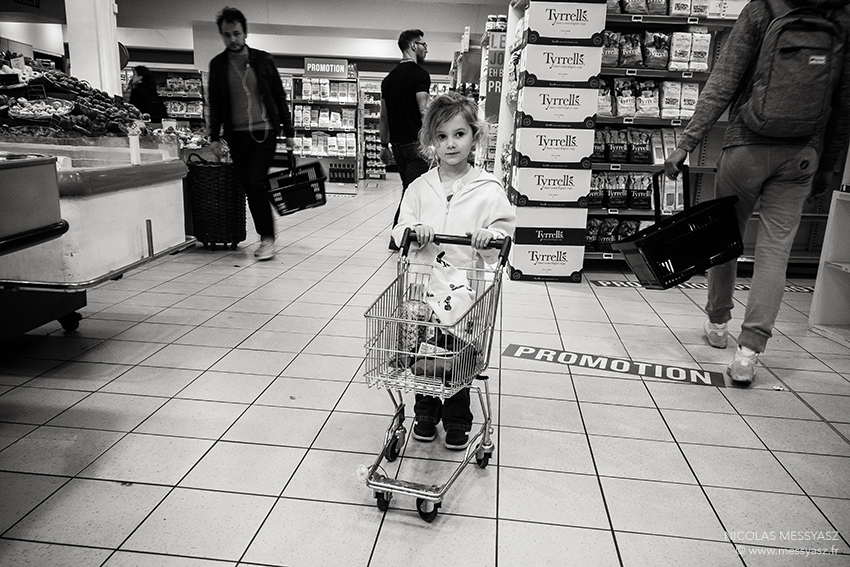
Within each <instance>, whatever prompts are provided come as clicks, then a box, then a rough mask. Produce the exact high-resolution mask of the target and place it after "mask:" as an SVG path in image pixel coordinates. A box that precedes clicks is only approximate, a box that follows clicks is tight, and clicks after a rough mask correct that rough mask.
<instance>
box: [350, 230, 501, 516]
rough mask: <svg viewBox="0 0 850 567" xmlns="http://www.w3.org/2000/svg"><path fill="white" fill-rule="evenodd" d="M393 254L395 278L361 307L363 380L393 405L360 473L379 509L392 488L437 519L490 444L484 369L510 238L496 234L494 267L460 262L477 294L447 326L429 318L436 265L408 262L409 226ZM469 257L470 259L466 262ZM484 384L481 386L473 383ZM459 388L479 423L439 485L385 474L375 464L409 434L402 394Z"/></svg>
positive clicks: (448, 240)
mask: <svg viewBox="0 0 850 567" xmlns="http://www.w3.org/2000/svg"><path fill="white" fill-rule="evenodd" d="M403 240H404V242H403V246H402V248H401V251H400V253H399V259H398V276H397V277H396V278H395V280H393V282H392V283H391V284H390V285H389V287H387V288H386V289H385V290H384V291H383V292H382V293H381V295H380V296H378V299H376V300H375V302H374V303H372V305H371V306H370V307H369V309H368V310H367V311H366V314H365V316H366V359H365V375H366V379H367V381H368V383H369V386H376V387H378V388H385V389H386V390H387V392H388V393H389V396H390V399H391V400H392V403H393V406H394V407H395V411H394V412H393V416H392V419H391V421H390V425H389V427H388V428H387V431H386V435H385V437H384V446H383V448H382V449H381V452H380V453H379V454H378V456H377V458H376V459H375V462H374V463H373V464H372V466H371V467H369V468H368V469H366V471H365V472H364V477H365V482H366V486H367V487H368V488H371V489H372V490H374V492H375V499H376V500H377V505H378V509H379V510H382V511H384V510H387V509H388V508H389V503H390V500H391V499H392V495H393V494H405V495H408V496H413V497H415V498H416V508H417V510H418V512H419V516H420V517H421V518H422V519H423V520H425V521H426V522H431V521H433V520H434V518H436V517H437V513H438V511H439V508H440V503H441V502H442V501H443V498H444V497H445V495H446V493H447V492H448V490H449V488H450V487H451V485H452V484H453V483H454V482H455V481H456V480H457V478H458V477H459V476H460V473H461V472H462V471H463V469H464V468H465V467H466V465H468V464H469V463H470V462H471V461H472V460H473V459H475V462H476V464H477V465H478V466H479V467H481V468H485V467H486V466H487V465H488V463H489V462H490V457H491V456H492V454H493V450H494V448H495V446H494V444H493V441H492V439H491V435H492V433H493V429H492V426H491V423H492V422H491V406H490V386H489V382H488V378H487V376H485V375H483V374H482V372H484V371H485V370H486V369H487V366H488V362H489V360H490V349H491V346H492V343H493V334H494V333H493V331H494V328H495V321H496V314H497V311H498V308H499V299H500V297H501V288H502V272H503V271H504V267H505V263H506V262H507V258H508V254H509V252H510V248H511V238H510V237H507V238H504V239H499V240H494V241H493V242H491V243H490V246H489V247H490V248H495V249H499V250H500V252H499V260H498V262H497V263H496V265H495V266H494V267H492V268H481V267H476V266H468V267H467V266H464V267H463V269H464V270H466V273H467V278H468V280H469V284H470V287H471V288H472V289H473V291H474V294H475V298H474V301H473V303H472V305H471V306H470V307H469V308H468V309H467V310H466V312H465V313H464V314H463V315H462V316H460V317H459V318H457V319H456V321H455V322H454V323H452V324H451V325H442V324H440V323H439V322H437V321H435V320H432V318H431V316H430V315H431V314H430V307H428V305H427V302H426V294H427V291H428V284H429V282H430V280H431V275H432V272H433V270H434V267H433V266H431V265H428V264H418V263H414V262H411V261H410V259H409V258H408V254H407V253H408V250H409V248H410V244H411V242H412V241H415V235H413V234H412V233H411V232H410V230H409V229H408V230H407V231H406V232H405V235H404V239H403ZM434 242H435V243H436V244H454V245H465V246H470V244H471V240H470V238H469V237H460V236H447V235H436V237H435V238H434ZM471 263H474V260H473V261H472V262H471ZM477 383H481V384H483V392H482V390H481V388H480V387H478V386H477V385H476V384H477ZM464 388H470V389H472V390H475V392H476V393H477V397H478V400H479V402H480V404H481V411H482V416H483V423H482V424H481V427H480V429H478V430H477V431H472V432H470V436H471V437H470V442H469V446H468V447H467V448H466V454H465V456H464V459H463V460H462V461H461V462H460V464H459V465H458V467H457V469H456V470H455V471H454V472H453V473H452V475H451V476H450V478H449V479H448V480H447V481H446V482H445V483H444V484H422V483H419V482H412V481H408V480H403V479H398V478H389V477H388V476H387V475H386V474H385V472H384V471H383V469H382V468H381V463H382V462H383V460H384V459H386V460H387V462H392V461H395V460H396V459H397V458H398V456H399V455H400V454H401V451H402V449H403V448H404V444H405V440H406V438H407V428H406V427H405V426H404V420H405V412H404V409H405V405H404V402H403V399H402V394H403V393H411V392H413V393H417V394H425V395H429V396H434V397H438V398H440V399H441V400H446V399H448V398H450V397H452V396H453V395H454V394H456V393H457V392H459V391H460V390H462V389H464Z"/></svg>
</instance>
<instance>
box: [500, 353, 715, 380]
mask: <svg viewBox="0 0 850 567" xmlns="http://www.w3.org/2000/svg"><path fill="white" fill-rule="evenodd" d="M502 355H503V356H508V357H511V358H523V359H526V360H537V361H540V362H549V363H553V364H562V365H564V366H571V367H579V368H588V369H593V370H601V371H607V372H611V373H614V374H628V375H631V376H642V377H645V378H657V379H660V380H671V381H674V382H687V383H690V384H696V385H700V386H714V387H716V388H725V387H726V381H725V379H724V378H723V374H721V373H720V372H712V371H710V370H702V369H698V368H684V367H681V366H671V365H667V364H660V363H656V362H638V361H635V360H631V359H627V358H617V357H613V356H605V355H598V354H588V353H582V352H571V351H566V350H555V349H550V348H540V347H533V346H525V345H514V344H511V345H508V348H506V349H505V351H504V352H503V353H502Z"/></svg>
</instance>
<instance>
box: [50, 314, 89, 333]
mask: <svg viewBox="0 0 850 567" xmlns="http://www.w3.org/2000/svg"><path fill="white" fill-rule="evenodd" d="M82 318H83V316H82V315H80V314H79V313H77V312H76V311H75V312H73V313H68V314H67V315H63V316H61V317H59V318H58V319H56V320H57V321H58V322H59V324H60V325H62V328H63V329H64V330H66V331H69V332H70V331H76V330H77V329H78V328H79V326H80V321H81V320H82Z"/></svg>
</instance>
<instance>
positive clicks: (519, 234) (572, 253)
mask: <svg viewBox="0 0 850 567" xmlns="http://www.w3.org/2000/svg"><path fill="white" fill-rule="evenodd" d="M586 226H587V209H578V208H576V209H564V208H561V209H556V208H547V207H519V208H518V209H517V229H516V232H515V234H514V246H513V247H512V248H511V257H510V267H511V270H510V276H511V279H514V280H541V281H572V282H579V281H581V270H582V266H583V265H584V242H585V230H586Z"/></svg>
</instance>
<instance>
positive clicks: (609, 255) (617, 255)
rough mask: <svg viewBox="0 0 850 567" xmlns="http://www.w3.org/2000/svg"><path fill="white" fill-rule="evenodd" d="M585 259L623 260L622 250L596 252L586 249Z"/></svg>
mask: <svg viewBox="0 0 850 567" xmlns="http://www.w3.org/2000/svg"><path fill="white" fill-rule="evenodd" d="M584 258H585V260H623V254H622V252H594V251H590V250H585V251H584Z"/></svg>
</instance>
